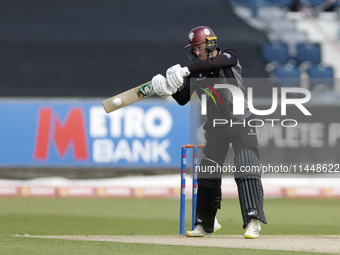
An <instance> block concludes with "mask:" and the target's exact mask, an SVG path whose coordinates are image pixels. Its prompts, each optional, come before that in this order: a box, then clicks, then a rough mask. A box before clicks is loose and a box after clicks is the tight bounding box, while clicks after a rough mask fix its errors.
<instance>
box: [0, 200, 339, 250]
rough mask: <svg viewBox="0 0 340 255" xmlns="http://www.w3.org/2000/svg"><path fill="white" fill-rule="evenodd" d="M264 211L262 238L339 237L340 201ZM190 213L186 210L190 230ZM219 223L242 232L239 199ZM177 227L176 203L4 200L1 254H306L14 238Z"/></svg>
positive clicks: (287, 204) (286, 203)
mask: <svg viewBox="0 0 340 255" xmlns="http://www.w3.org/2000/svg"><path fill="white" fill-rule="evenodd" d="M190 202H191V201H190V200H188V204H187V208H190V204H189V203H190ZM265 211H266V214H267V220H268V224H267V225H264V226H263V228H262V232H261V234H262V235H340V217H339V212H340V200H311V199H309V200H286V199H267V200H266V201H265ZM190 215H191V212H190V210H187V229H189V226H190ZM218 219H219V221H220V223H221V224H222V226H223V227H222V229H221V230H220V231H219V232H218V233H216V234H217V235H242V234H243V229H242V228H241V225H242V221H241V216H240V212H239V204H238V200H236V199H224V200H223V203H222V210H220V211H219V213H218ZM178 227H179V201H178V200H173V199H85V198H82V199H71V198H0V253H1V254H83V255H85V254H176V253H178V254H201V252H202V254H203V252H205V254H208V253H211V254H252V255H253V254H275V255H276V254H307V253H302V252H284V251H263V250H246V249H230V248H208V247H207V248H205V247H187V246H174V245H154V244H126V243H114V242H96V241H74V240H53V239H33V238H22V237H15V235H25V234H28V235H31V236H32V235H177V234H178ZM197 240H198V241H199V239H197ZM313 254H317V253H313Z"/></svg>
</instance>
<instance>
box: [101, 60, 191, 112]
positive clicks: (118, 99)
mask: <svg viewBox="0 0 340 255" xmlns="http://www.w3.org/2000/svg"><path fill="white" fill-rule="evenodd" d="M189 74H190V72H189V70H188V68H187V67H183V68H182V69H181V75H182V76H183V77H185V76H188V75H189ZM154 94H155V92H154V90H153V87H152V82H151V81H148V82H146V83H144V84H142V85H138V86H137V87H135V88H132V89H129V90H127V91H125V92H122V93H120V94H118V95H116V96H113V97H110V98H108V99H105V100H104V101H103V107H104V109H105V111H106V112H107V113H110V112H113V111H116V110H118V109H120V108H123V107H125V106H127V105H130V104H133V103H135V102H137V101H140V100H142V99H144V98H147V97H149V96H152V95H154Z"/></svg>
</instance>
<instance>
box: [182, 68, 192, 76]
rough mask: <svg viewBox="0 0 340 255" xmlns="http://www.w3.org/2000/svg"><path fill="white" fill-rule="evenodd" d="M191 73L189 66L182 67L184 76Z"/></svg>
mask: <svg viewBox="0 0 340 255" xmlns="http://www.w3.org/2000/svg"><path fill="white" fill-rule="evenodd" d="M189 74H190V71H189V69H188V68H187V67H182V68H181V75H182V76H183V77H185V76H188V75H189Z"/></svg>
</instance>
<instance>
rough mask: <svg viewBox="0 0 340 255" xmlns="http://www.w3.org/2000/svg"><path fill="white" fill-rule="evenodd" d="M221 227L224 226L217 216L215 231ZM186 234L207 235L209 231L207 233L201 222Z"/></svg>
mask: <svg viewBox="0 0 340 255" xmlns="http://www.w3.org/2000/svg"><path fill="white" fill-rule="evenodd" d="M221 227H222V226H221V224H219V223H218V221H217V219H216V218H215V222H214V232H216V231H217V230H219V229H220V228H221ZM185 235H186V236H188V237H202V236H205V235H209V233H207V232H206V231H205V229H204V228H203V226H202V225H201V224H198V225H197V226H196V228H195V229H194V230H192V231H187V232H186V233H185Z"/></svg>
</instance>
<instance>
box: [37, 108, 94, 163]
mask: <svg viewBox="0 0 340 255" xmlns="http://www.w3.org/2000/svg"><path fill="white" fill-rule="evenodd" d="M51 144H52V145H54V146H55V148H56V151H57V153H58V155H59V158H61V159H62V158H64V157H65V155H66V153H67V151H68V150H70V149H71V148H72V149H73V158H74V159H75V160H77V161H86V160H88V159H89V150H88V141H87V133H86V125H85V118H84V112H83V109H82V108H78V107H72V108H70V110H69V111H68V114H67V116H66V118H65V120H64V121H61V120H60V118H59V115H57V114H56V113H54V112H53V108H52V107H41V108H40V109H39V114H38V124H37V132H36V138H35V148H34V156H33V157H34V159H35V160H37V161H45V160H48V157H49V150H50V145H51Z"/></svg>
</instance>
